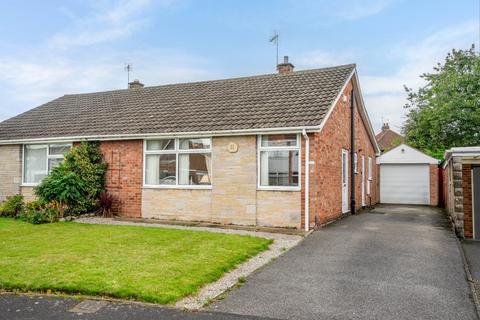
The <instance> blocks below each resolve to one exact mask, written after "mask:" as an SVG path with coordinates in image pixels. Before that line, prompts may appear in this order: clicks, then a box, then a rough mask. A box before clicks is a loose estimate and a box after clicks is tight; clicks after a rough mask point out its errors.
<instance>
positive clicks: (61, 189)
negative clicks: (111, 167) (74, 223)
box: [35, 141, 107, 214]
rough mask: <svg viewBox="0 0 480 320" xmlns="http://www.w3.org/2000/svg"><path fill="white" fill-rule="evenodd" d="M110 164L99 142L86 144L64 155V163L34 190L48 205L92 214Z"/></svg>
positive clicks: (73, 211) (84, 142)
mask: <svg viewBox="0 0 480 320" xmlns="http://www.w3.org/2000/svg"><path fill="white" fill-rule="evenodd" d="M106 170H107V164H106V163H105V161H104V160H103V156H102V153H101V151H100V148H99V144H98V142H87V141H83V142H82V143H81V144H80V145H79V146H76V147H73V148H72V150H70V152H68V153H67V154H66V155H65V159H64V160H63V162H62V163H61V164H60V165H59V166H58V167H56V168H54V169H53V170H52V172H51V173H50V175H49V176H47V177H46V178H45V179H43V180H42V182H41V183H40V185H39V186H38V187H37V188H36V189H35V193H36V195H37V196H38V197H39V198H41V199H44V200H46V201H57V202H59V203H61V204H62V205H61V206H60V207H61V208H63V205H65V206H67V207H68V209H69V212H70V213H72V214H79V213H84V212H90V211H93V210H94V209H95V208H96V207H97V205H98V197H99V194H100V193H101V192H102V191H104V189H105V173H106Z"/></svg>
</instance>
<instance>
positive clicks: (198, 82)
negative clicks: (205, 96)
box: [64, 63, 357, 97]
mask: <svg viewBox="0 0 480 320" xmlns="http://www.w3.org/2000/svg"><path fill="white" fill-rule="evenodd" d="M356 67H357V65H356V64H355V63H350V64H342V65H338V66H333V67H323V68H315V69H304V70H298V71H294V72H291V73H286V74H279V73H265V74H259V75H253V76H241V77H233V78H225V79H215V80H200V81H191V82H175V83H167V84H161V85H156V86H148V87H144V88H142V89H141V90H149V89H155V88H162V87H163V88H165V87H170V86H179V85H193V84H201V83H205V84H207V83H216V82H220V83H221V82H228V81H236V80H242V79H258V78H267V77H276V76H279V77H285V76H293V75H298V74H305V73H314V72H319V71H329V70H336V69H346V68H353V69H355V68H356ZM128 90H131V89H114V90H106V91H95V92H85V93H71V94H65V95H64V96H70V97H71V96H82V95H89V94H100V93H114V92H127V91H128Z"/></svg>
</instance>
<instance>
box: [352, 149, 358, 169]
mask: <svg viewBox="0 0 480 320" xmlns="http://www.w3.org/2000/svg"><path fill="white" fill-rule="evenodd" d="M353 172H354V173H358V155H357V153H356V152H355V153H354V154H353Z"/></svg>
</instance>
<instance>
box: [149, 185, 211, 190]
mask: <svg viewBox="0 0 480 320" xmlns="http://www.w3.org/2000/svg"><path fill="white" fill-rule="evenodd" d="M143 189H177V190H212V186H211V185H210V186H202V185H192V186H182V185H178V186H177V185H144V186H143Z"/></svg>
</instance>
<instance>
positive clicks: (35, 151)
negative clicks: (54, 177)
mask: <svg viewBox="0 0 480 320" xmlns="http://www.w3.org/2000/svg"><path fill="white" fill-rule="evenodd" d="M46 176H47V146H45V145H27V146H25V170H24V178H25V182H26V183H39V182H40V181H41V180H42V179H43V178H44V177H46Z"/></svg>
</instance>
